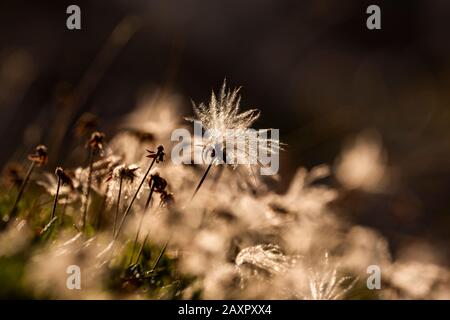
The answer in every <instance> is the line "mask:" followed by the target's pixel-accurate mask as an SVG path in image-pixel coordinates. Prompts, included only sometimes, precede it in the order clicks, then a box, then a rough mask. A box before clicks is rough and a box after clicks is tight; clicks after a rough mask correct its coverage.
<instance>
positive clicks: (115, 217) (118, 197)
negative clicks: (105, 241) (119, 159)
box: [113, 176, 123, 237]
mask: <svg viewBox="0 0 450 320" xmlns="http://www.w3.org/2000/svg"><path fill="white" fill-rule="evenodd" d="M122 182H123V178H122V176H121V177H120V180H119V195H118V196H117V205H116V214H115V215H114V227H113V237H114V235H115V234H116V226H117V217H118V216H119V207H120V195H121V194H122Z"/></svg>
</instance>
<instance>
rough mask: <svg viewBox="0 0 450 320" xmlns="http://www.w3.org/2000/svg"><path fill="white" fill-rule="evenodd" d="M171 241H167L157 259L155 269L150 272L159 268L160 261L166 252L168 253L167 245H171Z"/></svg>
mask: <svg viewBox="0 0 450 320" xmlns="http://www.w3.org/2000/svg"><path fill="white" fill-rule="evenodd" d="M169 240H170V238H169V239H167V241H166V243H164V246H163V247H162V249H161V251H160V253H159V256H158V258H157V259H156V261H155V263H154V264H153V267H152V268H151V269H150V272H153V271H155V269H156V267H157V266H158V263H159V261H160V260H161V258H162V256H163V255H164V252H166V249H167V245H168V244H169Z"/></svg>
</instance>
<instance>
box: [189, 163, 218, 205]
mask: <svg viewBox="0 0 450 320" xmlns="http://www.w3.org/2000/svg"><path fill="white" fill-rule="evenodd" d="M213 162H214V158H212V159H211V162H210V163H209V165H208V168H206V171H205V173H203V176H202V178H201V179H200V182H199V183H198V185H197V187H196V188H195V191H194V193H193V194H192V197H191V201H192V200H193V199H194V198H195V195H196V194H197V192H198V190H200V187H201V186H202V184H203V182H204V181H205V179H206V176H207V175H208V172H209V170H210V169H211V167H212V165H213Z"/></svg>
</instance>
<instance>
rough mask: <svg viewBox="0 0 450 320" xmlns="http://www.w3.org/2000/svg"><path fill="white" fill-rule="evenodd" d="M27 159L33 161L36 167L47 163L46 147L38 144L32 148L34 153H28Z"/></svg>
mask: <svg viewBox="0 0 450 320" xmlns="http://www.w3.org/2000/svg"><path fill="white" fill-rule="evenodd" d="M28 160H30V161H33V162H34V163H35V164H36V165H37V166H38V167H40V166H43V165H45V164H47V161H48V152H47V147H46V146H44V145H42V144H40V145H38V146H37V147H36V148H35V149H34V153H32V154H30V155H28Z"/></svg>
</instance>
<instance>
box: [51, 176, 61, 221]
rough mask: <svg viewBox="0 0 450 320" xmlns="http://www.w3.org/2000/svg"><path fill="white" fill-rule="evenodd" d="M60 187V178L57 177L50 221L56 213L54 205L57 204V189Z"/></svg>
mask: <svg viewBox="0 0 450 320" xmlns="http://www.w3.org/2000/svg"><path fill="white" fill-rule="evenodd" d="M60 185H61V177H60V176H58V184H57V186H56V194H55V201H53V210H52V216H51V218H50V220H52V219H53V218H54V217H55V212H56V204H57V203H58V195H59V187H60Z"/></svg>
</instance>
